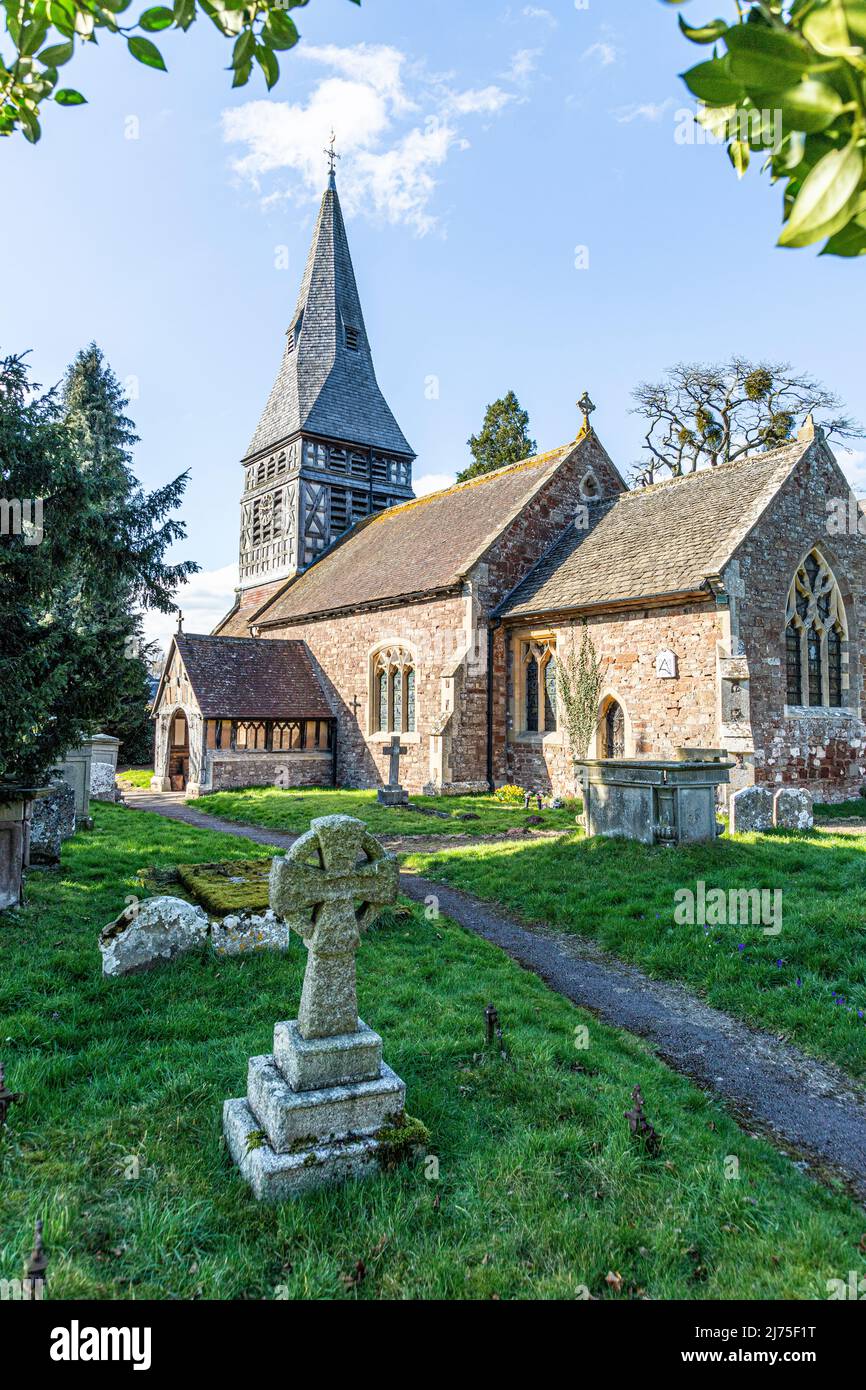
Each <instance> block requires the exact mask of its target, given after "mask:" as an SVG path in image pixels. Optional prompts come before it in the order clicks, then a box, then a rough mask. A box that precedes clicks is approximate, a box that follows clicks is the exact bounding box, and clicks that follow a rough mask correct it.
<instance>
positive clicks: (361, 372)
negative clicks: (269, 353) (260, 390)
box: [245, 178, 415, 458]
mask: <svg viewBox="0 0 866 1390" xmlns="http://www.w3.org/2000/svg"><path fill="white" fill-rule="evenodd" d="M301 316H303V317H301ZM299 321H300V330H299V332H298V333H297V334H294V330H295V328H296V326H297V325H298V324H299ZM346 328H351V329H354V330H355V332H356V333H357V343H358V346H357V350H352V349H350V348H349V347H348V346H347V344H346V332H345V330H346ZM293 337H294V340H295V346H294V347H292V341H293ZM290 348H291V351H290ZM300 430H305V431H307V432H308V433H311V434H317V435H324V436H325V437H326V438H330V439H336V440H344V441H346V442H348V443H357V444H364V445H368V446H370V447H372V448H375V449H382V450H385V451H387V452H393V453H398V454H405V455H408V456H409V457H411V458H414V457H415V455H414V453H413V450H412V448H411V446H410V445H409V444H408V443H407V441H406V437H405V435H404V434H403V432H402V430H401V429H400V426H399V425H398V424H397V421H396V420H395V419H394V416H393V415H392V414H391V410H390V408H389V406H388V404H387V402H386V400H385V397H384V396H383V395H382V392H381V390H380V389H379V384H378V382H377V381H376V373H375V371H374V369H373V358H372V355H371V353H370V343H369V339H368V338H367V330H366V328H365V326H364V316H363V314H362V312H361V301H360V299H359V297H358V288H357V285H356V284H355V272H354V270H353V268H352V258H351V256H350V254H349V243H348V240H347V238H346V227H345V224H344V222H343V214H342V211H341V209H340V200H339V198H338V196H337V188H336V184H335V183H334V180H333V178H332V179H331V181H330V183H329V186H328V188H327V189H326V190H325V194H324V196H323V198H322V205H321V207H320V209H319V217H318V221H317V223H316V230H315V233H314V235H313V241H312V245H311V247H310V252H309V256H308V258H307V265H306V269H305V271H304V278H303V280H302V282H301V290H300V294H299V295H298V303H297V306H296V308H295V312H294V315H293V317H292V321H291V325H290V328H289V333H288V334H287V335H286V346H285V349H284V351H283V358H282V362H281V363H280V368H279V371H278V373H277V378H276V381H275V382H274V385H273V388H272V390H271V394H270V396H269V398H268V403H267V405H266V406H265V409H264V411H263V413H262V417H261V419H260V420H259V423H258V426H257V428H256V432H255V434H254V435H253V437H252V439H251V441H250V445H249V448H248V449H247V452H246V455H245V458H249V457H250V456H251V455H253V454H258V453H260V452H261V451H262V450H263V449H269V448H272V447H273V446H275V445H277V444H280V443H282V442H283V441H285V440H287V439H289V438H291V437H292V436H293V435H295V434H297V433H298V432H299V431H300Z"/></svg>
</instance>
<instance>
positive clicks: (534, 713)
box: [519, 637, 556, 734]
mask: <svg viewBox="0 0 866 1390" xmlns="http://www.w3.org/2000/svg"><path fill="white" fill-rule="evenodd" d="M519 651H520V661H521V666H522V672H521V682H520V691H521V694H520V732H521V733H525V734H549V733H553V732H554V731H555V730H556V640H555V638H552V637H551V638H549V639H548V640H546V641H541V642H535V641H527V642H521V643H520V647H519Z"/></svg>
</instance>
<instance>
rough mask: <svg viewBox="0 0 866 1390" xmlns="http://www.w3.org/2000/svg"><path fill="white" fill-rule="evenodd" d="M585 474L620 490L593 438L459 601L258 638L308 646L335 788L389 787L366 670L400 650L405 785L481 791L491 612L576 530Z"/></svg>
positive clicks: (501, 707) (500, 694) (607, 489)
mask: <svg viewBox="0 0 866 1390" xmlns="http://www.w3.org/2000/svg"><path fill="white" fill-rule="evenodd" d="M588 468H592V470H593V472H594V473H595V476H596V478H597V480H598V484H599V487H600V489H601V492H602V493H607V494H610V493H611V492H614V491H618V490H619V489H620V488H621V487H622V484H621V482H620V480H619V479H618V477H617V475H616V473H615V471H614V469H613V467H612V465H611V464H610V461H609V460H608V458H607V455H606V454H605V452H604V450H603V449H602V447H601V445H600V444H599V443H598V441H597V440H596V439H595V437H594V436H592V435H590V436H589V437H588V438H587V439H585V440H583V441H582V443H581V446H580V447H579V448H578V449H576V450H575V456H574V458H572V459H571V460H570V461H569V462H568V463H566V464H565V465H563V467H561V468H560V469H559V470H558V472H557V473H556V474H555V476H554V477H553V478H552V479H551V480H550V481H549V482H548V483H547V484H546V486H545V487H543V488H541V489H540V491H539V492H538V493H537V494H536V496H535V497H534V498H533V499H532V501H531V502H529V503H528V505H527V506H526V507H525V508H524V509H523V511H522V512H521V513H520V514H519V515H518V516H517V517H515V518H514V520H513V522H512V523H511V525H510V526H509V527H507V528H506V530H505V531H504V533H503V535H502V536H500V537H499V539H498V540H497V541H496V542H495V544H494V545H493V546H492V548H491V550H490V551H489V553H488V555H487V556H486V557H485V559H484V561H483V562H482V563H479V564H478V565H476V567H475V569H474V570H473V572H472V573H471V575H470V576H469V582H468V584H467V587H466V591H465V593H464V594H462V595H456V594H455V595H454V596H453V597H446V598H440V599H435V600H431V601H430V602H429V603H416V604H411V605H407V606H405V607H403V608H382V609H377V610H374V611H371V612H364V613H353V614H348V615H346V616H345V617H330V618H328V619H326V620H320V621H312V622H306V623H299V624H296V625H293V626H287V627H284V628H280V629H278V630H274V629H269V630H266V632H265V633H264V634H263V635H266V636H271V637H294V638H301V639H302V640H303V641H305V642H306V643H307V646H308V648H309V650H310V653H311V655H312V657H313V660H314V662H315V663H316V665H317V667H318V670H319V673H320V675H321V677H322V684H323V687H324V689H325V692H326V694H327V697H328V700H329V703H330V704H331V707H332V709H333V710H334V713H335V714H336V716H337V720H338V751H337V780H338V782H339V783H340V785H342V786H349V787H376V786H381V785H383V784H384V783H385V782H386V781H387V780H388V752H387V748H388V739H387V738H381V737H377V736H376V735H375V734H370V732H369V730H370V727H371V713H372V711H371V709H370V699H371V695H370V682H371V663H372V657H373V655H374V653H375V652H376V650H377V649H378V648H380V647H382V646H385V645H388V644H392V643H394V644H397V643H403V644H405V645H407V646H409V648H410V649H411V651H412V652H413V653H414V655H415V670H416V692H415V699H416V732H415V733H414V734H404V735H403V736H402V744H403V747H404V748H405V749H406V752H405V753H404V754H403V755H402V757H401V761H400V777H401V781H402V783H403V785H404V786H405V787H407V788H408V789H409V790H410V791H411V792H416V793H417V792H420V791H422V790H423V789H424V788H425V787H430V786H431V785H441V787H442V789H443V790H445V791H451V792H457V791H462V790H467V791H468V790H481V789H484V788H486V786H487V621H488V613H489V611H490V609H491V608H492V607H493V606H494V605H495V604H497V603H498V602H500V601H501V599H502V598H504V596H505V595H506V594H507V593H508V592H509V591H510V590H511V589H512V588H513V587H514V586H515V584H517V583H518V581H519V580H520V579H521V578H522V577H523V576H524V575H525V574H526V572H527V570H529V569H530V568H531V566H532V565H533V564H535V562H536V561H537V560H538V559H540V557H541V556H542V555H543V554H544V553H545V551H546V550H547V549H548V547H549V546H550V545H552V544H553V542H554V541H555V540H556V539H557V537H558V536H559V535H561V533H562V531H563V530H564V528H565V527H566V526H567V525H568V524H569V523H570V522H571V521H573V519H574V515H575V508H576V507H577V505H578V504H579V502H580V494H579V491H578V485H579V483H580V481H581V479H582V478H583V477H584V475H585V474H586V471H587V469H588ZM467 650H468V655H467V656H465V657H464V653H465V652H467ZM501 677H502V672H501V670H500V671H498V672H497V676H496V682H495V686H494V690H495V692H496V693H495V707H494V718H495V720H496V721H498V724H499V727H500V728H502V727H504V723H503V721H504V711H505V704H504V685H502V684H501V683H500V682H501Z"/></svg>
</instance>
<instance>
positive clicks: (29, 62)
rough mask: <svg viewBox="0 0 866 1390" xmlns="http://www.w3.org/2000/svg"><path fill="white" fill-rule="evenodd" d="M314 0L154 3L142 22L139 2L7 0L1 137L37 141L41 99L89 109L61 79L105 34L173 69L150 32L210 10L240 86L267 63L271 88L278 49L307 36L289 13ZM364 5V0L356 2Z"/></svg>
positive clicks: (152, 64)
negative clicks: (131, 13) (131, 15)
mask: <svg viewBox="0 0 866 1390" xmlns="http://www.w3.org/2000/svg"><path fill="white" fill-rule="evenodd" d="M308 3H309V0H275V3H271V0H175V3H174V4H173V5H151V6H150V7H149V8H148V9H146V10H144V11H143V12H142V14H140V15H139V17H138V19H134V20H130V21H129V22H124V18H123V16H125V15H126V13H127V11H128V10H129V8H130V5H131V4H132V0H2V4H3V9H4V11H5V18H6V34H7V36H8V39H9V40H10V41H11V50H12V51H11V53H3V52H0V135H11V134H12V133H13V132H14V131H16V130H20V131H21V132H22V133H23V135H24V137H25V138H26V139H27V140H29V141H30V142H31V143H32V144H35V143H36V141H37V140H38V139H39V137H40V135H41V133H42V131H41V126H40V124H39V117H40V111H41V106H42V103H43V102H45V101H55V102H56V103H57V104H58V106H83V105H84V103H85V98H84V97H83V96H82V95H81V93H80V92H79V91H77V90H76V88H74V87H67V86H65V85H63V84H62V83H61V82H60V76H59V74H60V69H61V68H65V67H66V66H67V64H68V63H70V62H71V61H72V59H73V57H74V56H75V53H76V50H77V49H80V46H81V44H84V43H96V42H97V40H98V37H99V35H100V33H102V34H114V35H117V37H118V38H120V39H122V40H123V41H124V42H125V44H126V46H127V48H128V50H129V52H130V54H131V56H132V57H133V58H135V60H136V61H137V62H139V63H144V64H145V66H146V67H149V68H156V69H158V70H159V71H161V72H165V71H167V69H166V65H165V60H164V58H163V56H162V53H161V52H160V50H159V49H158V48H157V46H156V44H155V43H154V41H153V39H151V38H148V34H156V33H160V32H162V31H165V30H168V29H180V30H183V31H184V32H186V30H187V29H189V28H191V27H192V25H193V24H194V23H195V21H196V20H197V19H198V18H199V15H200V14H204V15H205V16H206V17H207V18H208V19H209V20H210V21H211V23H212V24H214V25H215V26H216V28H217V29H218V30H219V32H220V33H221V34H222V35H223V36H224V37H225V38H227V39H230V40H231V41H232V56H231V63H230V69H231V71H232V73H233V74H234V76H233V80H232V86H233V87H243V86H244V85H245V83H247V82H248V81H249V79H250V75H251V73H252V70H253V65H254V64H256V65H257V66H258V67H259V68H261V70H262V72H263V74H264V78H265V82H266V83H267V87H268V90H269V91H270V89H271V87H273V86H274V84H275V83H276V82H277V80H278V78H279V75H280V65H279V60H278V58H277V53H279V52H282V51H284V50H285V49H288V48H294V46H295V44H296V43H297V42H298V39H299V37H300V35H299V34H298V30H297V26H296V25H295V21H294V20H293V19H292V17H291V15H290V14H288V11H289V10H296V9H300V8H301V7H302V6H303V5H306V4H308ZM351 3H352V4H355V5H360V3H361V0H351Z"/></svg>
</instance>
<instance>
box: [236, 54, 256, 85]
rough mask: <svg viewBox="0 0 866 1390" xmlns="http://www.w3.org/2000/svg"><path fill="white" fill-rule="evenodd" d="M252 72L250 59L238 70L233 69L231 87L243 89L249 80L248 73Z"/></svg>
mask: <svg viewBox="0 0 866 1390" xmlns="http://www.w3.org/2000/svg"><path fill="white" fill-rule="evenodd" d="M252 70H253V64H252V59H250V61H249V62H247V63H242V64H241V66H240V67H239V68H235V75H234V77H233V78H232V86H233V87H245V86H246V85H247V83H248V82H249V80H250V73H251V72H252Z"/></svg>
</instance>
